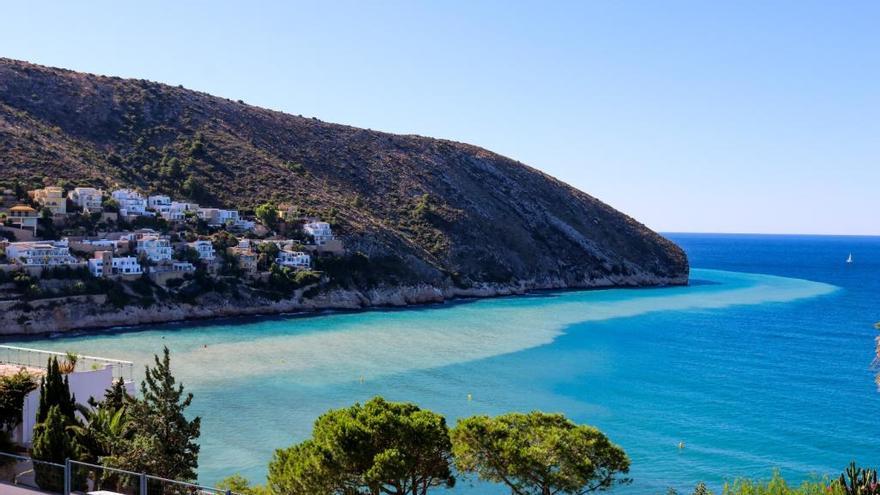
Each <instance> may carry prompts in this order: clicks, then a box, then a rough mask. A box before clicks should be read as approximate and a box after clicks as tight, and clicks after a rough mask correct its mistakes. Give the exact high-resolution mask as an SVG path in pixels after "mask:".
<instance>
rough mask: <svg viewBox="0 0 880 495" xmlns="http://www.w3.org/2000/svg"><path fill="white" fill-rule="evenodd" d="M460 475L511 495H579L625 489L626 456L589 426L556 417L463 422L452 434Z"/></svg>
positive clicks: (535, 414) (539, 415) (514, 415)
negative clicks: (617, 486)
mask: <svg viewBox="0 0 880 495" xmlns="http://www.w3.org/2000/svg"><path fill="white" fill-rule="evenodd" d="M451 436H452V444H453V453H454V454H455V464H456V466H457V467H458V469H459V470H460V471H461V472H465V473H474V474H476V475H477V476H478V477H479V478H480V479H482V480H485V481H491V482H496V483H504V484H506V485H507V486H508V487H509V488H510V490H511V493H512V494H513V495H551V494H553V495H555V494H568V495H582V494H584V493H588V492H592V491H597V490H606V489H608V488H611V487H612V486H614V485H615V484H619V483H628V482H629V479H628V478H625V477H620V476H621V475H625V474H626V473H628V472H629V458H628V457H627V455H626V453H624V451H623V450H622V449H621V448H620V447H618V446H617V445H614V444H613V443H611V442H610V441H609V440H608V437H606V436H605V435H604V434H603V433H602V432H600V431H599V430H597V429H596V428H593V427H590V426H583V425H577V424H575V423H573V422H572V421H570V420H568V419H567V418H566V417H565V416H563V415H561V414H546V413H542V412H532V413H529V414H521V413H511V414H505V415H502V416H498V417H495V418H490V417H488V416H474V417H471V418H467V419H464V420H462V421H460V422H459V423H458V425H456V427H455V428H454V429H453V430H452V433H451Z"/></svg>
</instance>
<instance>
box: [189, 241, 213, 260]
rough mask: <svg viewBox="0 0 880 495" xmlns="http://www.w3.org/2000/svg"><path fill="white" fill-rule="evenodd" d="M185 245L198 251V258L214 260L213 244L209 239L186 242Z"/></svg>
mask: <svg viewBox="0 0 880 495" xmlns="http://www.w3.org/2000/svg"><path fill="white" fill-rule="evenodd" d="M187 246H189V247H190V248H192V249H194V250H195V251H196V252H197V253H199V259H200V260H202V261H214V244H213V243H212V242H211V241H206V240H198V241H193V242H188V243H187Z"/></svg>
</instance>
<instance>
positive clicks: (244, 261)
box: [226, 245, 259, 275]
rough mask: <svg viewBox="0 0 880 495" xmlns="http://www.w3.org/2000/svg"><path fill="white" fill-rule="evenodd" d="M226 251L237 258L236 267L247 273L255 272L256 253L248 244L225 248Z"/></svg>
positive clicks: (253, 273)
mask: <svg viewBox="0 0 880 495" xmlns="http://www.w3.org/2000/svg"><path fill="white" fill-rule="evenodd" d="M226 252H227V253H229V254H230V255H232V256H235V257H236V258H237V259H238V267H239V268H240V269H241V270H242V271H243V272H244V273H246V274H248V275H255V274H256V273H257V260H258V258H259V257H258V255H257V253H256V252H255V251H253V250H252V249H251V248H250V247H249V246H245V247H241V246H240V245H239V246H235V247H231V248H227V249H226Z"/></svg>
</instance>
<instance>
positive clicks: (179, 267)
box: [171, 261, 196, 273]
mask: <svg viewBox="0 0 880 495" xmlns="http://www.w3.org/2000/svg"><path fill="white" fill-rule="evenodd" d="M171 270H172V271H175V272H187V273H189V272H194V271H196V267H195V265H193V264H192V263H190V262H189V261H175V262H174V263H172V264H171Z"/></svg>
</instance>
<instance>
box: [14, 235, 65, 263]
mask: <svg viewBox="0 0 880 495" xmlns="http://www.w3.org/2000/svg"><path fill="white" fill-rule="evenodd" d="M6 257H7V258H8V259H9V260H11V261H14V262H16V263H18V264H21V265H28V266H56V265H70V264H74V263H76V258H74V257H73V256H71V254H70V246H69V245H68V244H67V241H32V242H10V243H9V244H8V245H7V246H6Z"/></svg>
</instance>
